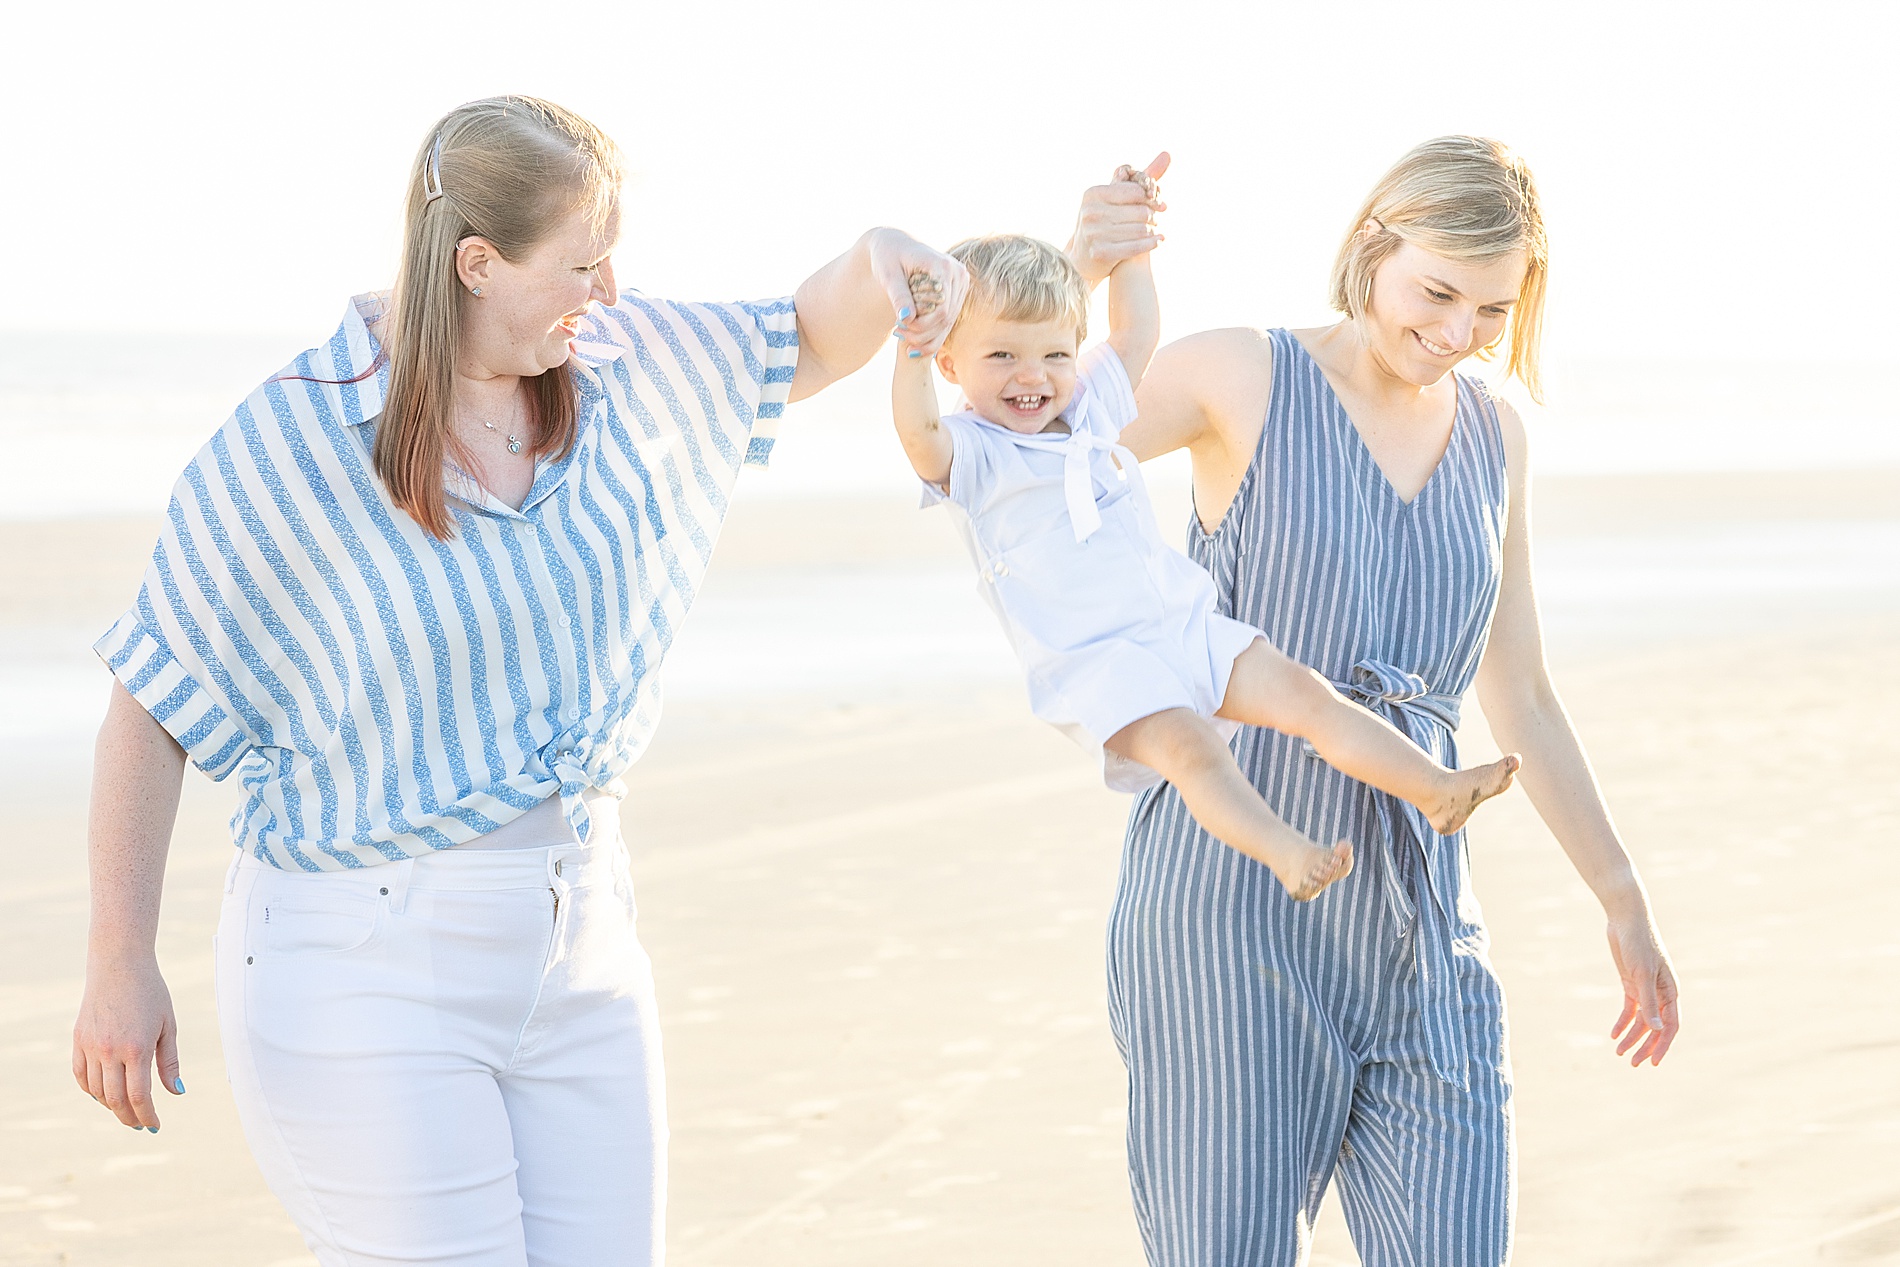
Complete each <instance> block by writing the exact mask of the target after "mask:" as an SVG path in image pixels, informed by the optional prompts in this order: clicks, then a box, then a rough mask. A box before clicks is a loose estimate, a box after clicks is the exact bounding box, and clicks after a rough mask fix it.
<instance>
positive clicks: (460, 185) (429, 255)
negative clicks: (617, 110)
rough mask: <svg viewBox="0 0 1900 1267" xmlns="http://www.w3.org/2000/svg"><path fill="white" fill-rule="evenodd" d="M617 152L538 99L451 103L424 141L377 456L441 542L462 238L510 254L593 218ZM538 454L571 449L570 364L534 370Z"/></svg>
mask: <svg viewBox="0 0 1900 1267" xmlns="http://www.w3.org/2000/svg"><path fill="white" fill-rule="evenodd" d="M622 180H623V170H622V167H621V160H620V152H619V150H618V149H617V148H616V147H615V145H614V143H613V142H612V141H611V140H609V139H608V137H607V135H606V133H604V132H602V131H601V130H600V129H599V128H597V127H595V126H594V125H593V124H591V123H589V122H588V121H587V120H585V119H583V118H581V117H580V116H579V115H577V114H574V113H573V112H572V111H569V110H564V109H562V108H561V107H560V106H557V105H555V104H553V103H552V102H548V101H541V100H539V99H537V98H534V97H515V96H509V97H487V98H484V99H483V100H480V101H471V102H469V103H468V104H467V105H464V106H457V107H456V108H455V109H453V110H451V111H449V113H448V114H446V115H445V116H443V118H442V120H441V121H440V122H439V123H437V124H436V125H435V127H433V128H431V129H430V130H429V135H428V136H427V137H425V138H424V139H423V142H422V148H421V149H420V150H419V151H417V153H416V161H415V166H414V167H413V168H412V169H411V171H410V173H409V194H408V201H407V204H406V207H405V211H404V216H403V235H402V261H401V263H400V265H399V266H398V267H397V270H396V288H395V295H394V299H393V302H392V306H391V309H390V312H389V316H388V319H387V324H386V326H385V338H384V342H383V352H384V355H385V356H386V357H387V358H388V360H389V394H388V396H387V398H386V399H385V400H384V404H383V416H382V420H381V422H379V423H378V424H377V428H376V445H375V451H374V454H373V455H372V456H373V458H374V461H375V465H376V473H377V474H378V475H379V476H381V477H382V480H383V484H384V485H385V486H386V487H387V488H388V489H389V497H390V500H391V501H393V502H394V503H395V504H396V505H397V506H400V507H401V508H402V509H403V510H405V511H407V512H408V513H409V514H410V515H411V516H412V517H413V518H414V519H415V520H416V522H417V523H419V524H421V525H422V526H423V527H424V528H425V529H427V530H428V531H429V533H430V534H431V535H432V536H434V537H436V538H437V539H438V540H442V539H446V538H448V537H449V536H450V535H451V534H452V533H453V531H454V529H453V526H452V524H451V521H450V519H449V511H448V501H447V496H446V493H445V491H444V488H443V480H442V463H443V460H444V458H445V457H446V456H447V455H448V452H449V448H450V443H451V442H450V427H449V424H450V414H451V412H452V410H453V408H454V395H455V365H456V358H457V354H458V353H459V351H460V344H461V326H462V323H461V305H462V304H464V303H467V302H476V303H479V302H480V300H472V301H471V300H470V298H469V297H468V296H467V295H466V294H465V293H464V291H463V288H462V284H461V282H460V280H459V279H458V277H457V275H456V259H455V256H456V244H457V243H458V242H460V241H461V240H462V239H464V238H466V237H469V236H471V235H473V236H476V237H481V238H484V239H486V240H487V241H488V242H489V243H490V244H492V245H493V246H494V248H495V250H496V251H498V252H499V253H500V254H501V256H502V258H503V259H505V260H509V261H511V262H518V261H520V260H521V259H522V258H523V257H524V256H526V255H527V254H528V253H530V252H531V251H533V250H534V248H535V247H537V246H539V245H540V244H541V243H542V242H543V241H544V240H546V239H547V237H548V236H549V235H550V234H552V233H553V232H554V231H556V230H557V229H558V228H559V227H560V225H561V223H562V222H563V221H564V220H565V219H566V218H567V217H568V216H570V215H572V214H573V213H574V212H575V211H580V212H581V213H583V214H584V215H585V216H586V217H587V219H588V222H589V224H590V225H592V226H593V227H594V228H596V229H599V228H600V227H601V226H602V225H604V224H606V223H607V221H608V220H609V219H610V218H611V217H612V215H613V213H614V211H615V209H616V207H617V206H618V202H619V197H620V186H621V183H622ZM529 394H530V407H531V410H532V415H531V417H530V420H529V421H530V424H531V429H532V434H533V435H534V449H533V452H534V453H535V455H536V456H540V455H543V454H565V453H566V452H567V451H568V449H569V448H570V447H571V446H572V445H573V443H574V436H575V432H576V413H577V410H578V405H577V397H576V393H575V387H574V381H573V379H572V378H571V377H570V376H569V374H568V373H567V371H566V369H565V368H564V367H556V368H554V369H551V370H549V371H547V372H546V373H544V374H541V375H539V376H538V377H536V378H534V379H531V380H529Z"/></svg>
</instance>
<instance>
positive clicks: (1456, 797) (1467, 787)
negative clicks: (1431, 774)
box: [1419, 752, 1524, 836]
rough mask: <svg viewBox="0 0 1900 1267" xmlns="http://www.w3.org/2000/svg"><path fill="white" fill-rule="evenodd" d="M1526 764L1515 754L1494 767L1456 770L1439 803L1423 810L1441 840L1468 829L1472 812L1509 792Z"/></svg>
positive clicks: (1446, 779) (1492, 764)
mask: <svg viewBox="0 0 1900 1267" xmlns="http://www.w3.org/2000/svg"><path fill="white" fill-rule="evenodd" d="M1523 764H1524V762H1523V759H1522V758H1520V757H1519V756H1518V755H1517V754H1516V753H1515V752H1513V753H1512V754H1511V755H1510V756H1508V757H1500V758H1499V759H1498V760H1496V761H1493V762H1492V763H1491V764H1490V765H1481V766H1478V767H1477V768H1476V769H1471V770H1453V771H1451V772H1450V773H1449V774H1447V775H1446V776H1445V790H1444V792H1443V793H1441V794H1440V796H1439V799H1438V803H1437V804H1436V805H1421V806H1419V808H1420V809H1422V810H1424V811H1425V817H1426V818H1428V819H1430V820H1431V824H1432V830H1433V831H1435V832H1437V833H1438V834H1439V835H1441V836H1449V835H1451V834H1452V833H1453V832H1455V831H1457V830H1458V829H1459V828H1460V827H1463V826H1464V825H1465V820H1466V819H1468V818H1470V817H1471V811H1473V810H1475V809H1477V808H1478V806H1480V805H1482V804H1484V803H1485V802H1486V801H1488V800H1490V799H1491V798H1492V797H1494V796H1496V795H1497V794H1498V793H1499V792H1502V791H1505V790H1506V789H1508V788H1509V787H1510V786H1511V783H1512V782H1513V781H1514V780H1515V779H1516V778H1517V771H1518V767H1520V766H1522V765H1523Z"/></svg>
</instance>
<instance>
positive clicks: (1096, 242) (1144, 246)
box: [1069, 151, 1168, 282]
mask: <svg viewBox="0 0 1900 1267" xmlns="http://www.w3.org/2000/svg"><path fill="white" fill-rule="evenodd" d="M1167 170H1168V155H1167V153H1166V151H1163V152H1162V153H1160V154H1157V155H1155V157H1154V161H1153V162H1151V163H1149V164H1148V166H1147V167H1146V168H1144V169H1143V171H1142V174H1143V175H1145V176H1147V177H1148V180H1149V182H1150V183H1151V184H1152V182H1154V181H1157V180H1160V179H1161V176H1162V173H1164V172H1166V171H1167ZM1117 174H1119V173H1117ZM1167 209H1168V204H1167V203H1165V202H1162V201H1161V199H1160V197H1159V196H1158V195H1156V196H1151V195H1150V193H1149V190H1148V189H1147V188H1144V187H1143V185H1142V183H1141V182H1140V181H1135V180H1112V181H1110V182H1109V183H1108V184H1106V185H1096V186H1093V187H1092V188H1090V189H1088V190H1085V191H1084V192H1083V194H1082V209H1081V210H1080V211H1079V212H1078V213H1077V214H1076V217H1075V236H1074V237H1072V238H1070V239H1069V258H1070V259H1072V260H1074V261H1075V266H1076V267H1077V268H1078V269H1080V270H1081V272H1082V276H1083V277H1085V278H1087V279H1088V280H1089V281H1091V282H1099V281H1101V280H1102V279H1103V278H1104V277H1107V276H1108V275H1109V274H1110V273H1112V272H1114V271H1115V266H1116V265H1117V264H1119V263H1121V262H1122V261H1123V260H1132V259H1134V258H1135V257H1136V256H1137V255H1145V254H1147V253H1148V252H1149V251H1152V250H1154V249H1155V247H1156V246H1158V245H1160V243H1161V233H1160V231H1159V230H1158V229H1156V228H1155V215H1156V213H1158V212H1162V211H1166V210H1167Z"/></svg>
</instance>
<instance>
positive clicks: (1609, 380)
mask: <svg viewBox="0 0 1900 1267" xmlns="http://www.w3.org/2000/svg"><path fill="white" fill-rule="evenodd" d="M298 350H299V349H298V348H297V347H296V340H295V338H294V337H282V336H269V335H258V334H250V335H239V336H211V335H179V334H166V335H138V334H93V335H84V336H81V335H67V334H54V333H41V332H32V333H21V332H0V452H4V453H5V454H6V458H7V460H6V461H4V462H0V518H4V519H10V520H36V519H58V518H72V517H83V516H99V515H124V514H157V513H159V512H160V511H162V510H163V509H164V506H165V504H166V501H167V499H168V497H169V495H170V491H171V487H172V484H173V483H174V481H175V480H176V478H177V475H178V473H179V471H180V470H182V469H183V467H184V465H185V464H186V463H187V462H188V461H189V460H190V459H191V457H192V455H193V454H195V453H196V452H197V451H198V449H199V448H200V447H201V446H202V445H203V444H204V442H205V441H206V440H207V439H208V438H209V437H210V435H211V433H212V432H213V431H215V430H216V429H217V427H218V426H219V425H220V424H221V423H222V422H223V421H224V419H225V418H226V417H227V416H228V415H229V414H230V412H231V410H232V408H233V407H234V406H235V405H236V404H237V402H239V401H240V400H242V399H243V398H244V397H245V395H247V394H248V393H249V392H250V390H251V389H252V388H254V387H255V386H256V385H257V384H258V383H259V382H261V381H262V380H263V379H265V378H266V377H268V376H269V375H271V374H273V373H275V372H277V371H278V370H279V369H281V368H282V367H283V366H284V365H285V364H287V363H288V362H289V361H290V360H291V359H292V357H293V356H294V355H295V354H296V353H297V351H298ZM1766 363H1767V364H1769V365H1771V366H1773V369H1772V370H1771V371H1769V372H1757V371H1756V370H1755V369H1754V367H1753V366H1751V365H1747V364H1744V363H1740V362H1733V363H1725V362H1670V361H1663V360H1645V361H1621V362H1602V363H1597V364H1564V363H1561V362H1560V363H1558V364H1556V365H1554V366H1553V367H1552V369H1551V371H1550V373H1549V377H1550V379H1551V384H1550V390H1549V392H1548V396H1549V399H1548V402H1547V406H1546V407H1544V408H1536V407H1533V406H1531V405H1530V404H1529V402H1528V401H1527V400H1525V399H1524V397H1523V394H1522V392H1521V390H1518V389H1517V388H1516V385H1515V384H1505V385H1504V390H1505V392H1506V394H1507V395H1509V396H1511V397H1512V398H1513V399H1514V400H1516V401H1517V402H1518V404H1519V406H1520V408H1521V409H1523V410H1524V412H1525V416H1526V419H1527V422H1528V424H1529V426H1530V429H1531V434H1532V443H1533V461H1534V470H1535V471H1536V472H1538V473H1540V474H1552V475H1588V474H1629V473H1637V472H1689V471H1773V470H1827V469H1837V468H1838V469H1864V468H1867V467H1870V466H1877V467H1892V466H1900V406H1896V404H1895V397H1894V395H1893V394H1892V392H1891V389H1890V387H1889V386H1888V384H1889V380H1890V379H1891V378H1892V377H1893V369H1892V367H1888V366H1883V365H1879V364H1869V363H1849V364H1842V365H1822V364H1807V365H1803V364H1799V363H1794V362H1790V361H1787V360H1785V359H1783V360H1768V361H1767V362H1766ZM1477 368H1478V370H1479V372H1481V373H1487V374H1489V373H1490V372H1492V369H1493V367H1489V366H1478V367H1477ZM887 382H888V380H887V378H886V369H885V366H884V364H883V361H882V358H879V359H878V360H876V361H874V362H873V363H872V364H871V365H870V366H868V367H866V369H864V370H863V371H861V372H860V373H858V374H857V375H854V376H853V377H852V378H850V379H848V380H846V381H845V382H844V383H841V384H839V385H837V386H836V387H834V388H832V389H831V390H829V391H827V392H825V393H823V394H822V395H820V396H818V397H816V398H814V399H812V400H810V401H806V402H802V403H800V404H797V405H794V406H792V407H791V409H790V410H788V412H787V414H786V418H785V420H784V422H783V424H782V426H781V430H780V441H781V442H780V444H779V446H778V448H777V450H776V451H775V453H774V456H773V462H772V466H771V468H770V469H769V470H767V471H764V472H749V473H748V475H747V477H746V479H745V481H743V482H742V484H741V490H742V493H741V495H742V496H745V497H766V498H809V497H832V496H859V495H877V494H906V493H907V492H908V490H909V489H910V487H911V486H912V484H913V480H912V478H911V476H910V474H909V470H908V468H907V466H906V465H905V463H904V460H903V457H902V454H901V452H900V450H899V449H898V446H897V443H896V440H895V438H894V436H893V435H892V432H891V428H890V424H889V415H888V412H887V410H888V404H887V401H888V399H889V398H888V395H887V391H888V387H887ZM1184 479H1185V463H1184V462H1183V461H1182V460H1181V458H1180V455H1175V456H1174V458H1173V459H1172V460H1170V459H1162V460H1161V461H1159V462H1156V463H1154V464H1151V474H1150V480H1151V482H1153V483H1156V484H1157V485H1164V484H1167V483H1170V482H1173V483H1177V484H1178V483H1181V482H1183V481H1184Z"/></svg>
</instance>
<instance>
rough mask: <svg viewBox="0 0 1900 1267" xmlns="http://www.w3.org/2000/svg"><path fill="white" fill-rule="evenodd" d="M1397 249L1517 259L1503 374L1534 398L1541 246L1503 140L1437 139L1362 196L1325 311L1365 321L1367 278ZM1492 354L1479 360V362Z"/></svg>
mask: <svg viewBox="0 0 1900 1267" xmlns="http://www.w3.org/2000/svg"><path fill="white" fill-rule="evenodd" d="M1405 242H1413V243H1416V244H1417V245H1419V246H1422V247H1424V248H1425V249H1426V250H1428V251H1430V252H1431V253H1432V254H1434V255H1442V256H1444V257H1445V258H1446V259H1451V260H1463V261H1468V262H1471V263H1479V264H1482V263H1488V262H1490V261H1491V260H1495V259H1497V258H1499V257H1500V256H1504V255H1509V254H1510V253H1511V252H1512V251H1523V252H1524V256H1525V269H1524V281H1523V284H1522V285H1521V286H1520V287H1519V289H1518V293H1517V307H1516V308H1515V309H1514V310H1513V311H1512V313H1511V322H1510V330H1509V337H1510V340H1511V350H1510V358H1509V360H1508V361H1507V363H1506V372H1507V373H1511V374H1515V375H1516V376H1517V377H1518V380H1519V381H1520V382H1522V383H1523V384H1524V386H1525V387H1526V388H1528V389H1529V391H1530V394H1531V398H1532V399H1534V400H1538V401H1541V400H1543V392H1544V385H1543V380H1542V376H1541V375H1540V373H1539V369H1540V367H1539V365H1538V351H1539V344H1540V343H1541V342H1542V335H1543V330H1544V290H1545V286H1546V279H1547V277H1548V275H1549V268H1550V242H1549V239H1548V238H1547V237H1546V236H1545V233H1544V211H1543V207H1542V206H1541V205H1540V203H1539V202H1538V198H1537V183H1536V182H1535V181H1533V180H1532V179H1531V169H1530V167H1529V166H1528V165H1526V163H1525V162H1524V160H1523V159H1522V158H1520V157H1519V156H1518V155H1517V154H1515V153H1514V152H1512V150H1511V148H1510V147H1509V146H1507V145H1505V144H1503V143H1502V142H1499V141H1493V140H1490V139H1488V138H1486V137H1481V136H1441V137H1438V138H1437V139H1436V140H1431V141H1426V142H1425V143H1424V144H1423V145H1420V146H1418V147H1417V148H1415V149H1414V150H1412V152H1411V153H1409V154H1407V155H1406V156H1405V157H1404V158H1401V159H1400V160H1399V161H1398V162H1397V163H1396V164H1394V165H1393V167H1392V170H1391V171H1389V172H1387V173H1386V174H1385V175H1384V177H1382V178H1381V179H1380V181H1379V183H1378V185H1376V186H1375V187H1374V188H1373V190H1372V193H1371V194H1370V195H1368V196H1367V198H1366V201H1365V204H1364V205H1363V206H1361V207H1360V208H1359V214H1358V215H1357V216H1355V217H1354V218H1353V222H1352V228H1351V229H1349V230H1347V232H1346V240H1345V242H1344V243H1342V244H1341V245H1340V248H1339V258H1338V259H1336V260H1335V261H1334V262H1333V286H1332V290H1333V294H1332V300H1333V307H1334V308H1336V309H1338V310H1339V311H1340V312H1343V313H1346V314H1347V315H1349V316H1352V317H1361V316H1364V315H1365V310H1366V306H1367V304H1368V302H1369V301H1370V299H1371V295H1372V275H1373V274H1374V273H1375V272H1377V271H1378V268H1379V265H1380V264H1382V263H1383V262H1384V261H1385V259H1386V257H1388V256H1389V255H1391V254H1392V253H1393V252H1394V251H1396V250H1398V249H1399V246H1400V244H1402V243H1405ZM1494 346H1495V345H1494ZM1491 350H1492V349H1491V348H1485V349H1483V350H1482V351H1481V352H1479V354H1478V355H1479V356H1481V357H1488V356H1489V354H1490V352H1491Z"/></svg>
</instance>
